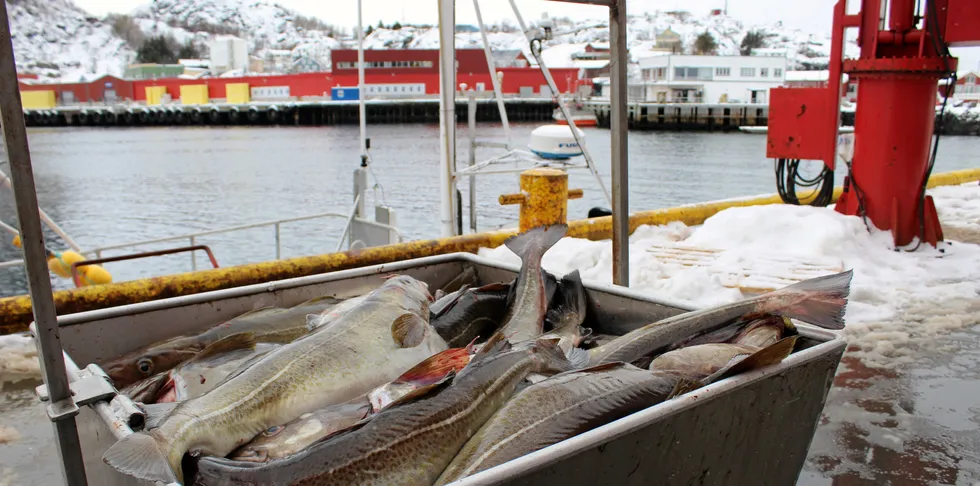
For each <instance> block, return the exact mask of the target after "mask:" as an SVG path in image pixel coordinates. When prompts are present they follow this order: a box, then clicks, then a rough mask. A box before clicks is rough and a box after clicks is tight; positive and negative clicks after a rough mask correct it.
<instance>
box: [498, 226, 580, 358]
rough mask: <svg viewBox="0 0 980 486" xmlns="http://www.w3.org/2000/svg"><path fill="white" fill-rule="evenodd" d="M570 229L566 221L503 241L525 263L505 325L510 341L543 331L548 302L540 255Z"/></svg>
mask: <svg viewBox="0 0 980 486" xmlns="http://www.w3.org/2000/svg"><path fill="white" fill-rule="evenodd" d="M567 232H568V225H565V224H556V225H552V226H538V227H536V228H532V229H530V230H527V231H525V232H524V233H521V234H519V235H515V236H512V237H510V238H508V239H507V240H506V241H504V245H506V246H507V248H509V249H510V251H512V252H514V253H515V254H517V256H519V257H520V258H521V262H522V265H521V272H520V273H519V274H518V276H517V281H516V282H515V283H514V294H513V296H512V298H511V299H510V302H509V303H508V306H507V314H506V315H505V316H504V321H503V322H504V324H503V327H502V329H503V332H504V335H505V336H507V339H509V340H510V341H511V342H521V341H527V340H530V339H534V338H536V337H538V336H540V335H541V334H542V333H544V318H545V313H546V312H547V311H548V305H549V301H548V297H547V295H546V293H545V291H546V289H545V276H544V274H545V273H547V272H545V271H544V270H543V269H542V268H541V258H542V257H543V256H544V254H545V252H547V251H548V249H550V248H551V247H552V246H554V245H555V243H557V242H558V240H560V239H561V238H562V237H563V236H565V233H567Z"/></svg>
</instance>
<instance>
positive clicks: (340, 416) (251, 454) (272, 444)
mask: <svg viewBox="0 0 980 486" xmlns="http://www.w3.org/2000/svg"><path fill="white" fill-rule="evenodd" d="M370 413H371V404H370V403H368V401H367V400H366V397H360V398H359V399H357V400H353V401H350V402H347V403H339V404H336V405H330V406H328V407H324V408H321V409H319V410H314V411H313V412H309V413H305V414H303V415H300V417H299V418H297V419H296V420H293V421H292V422H289V423H288V424H285V425H273V426H272V427H269V428H268V429H267V430H265V431H264V432H262V433H261V434H259V435H257V436H255V438H254V439H252V441H251V442H249V443H248V444H245V445H243V446H242V447H240V448H238V449H236V450H235V451H234V452H232V453H231V454H229V455H228V458H229V459H232V460H235V461H244V462H268V461H278V460H281V459H285V458H287V457H289V456H291V455H293V454H295V453H297V452H299V451H301V450H303V449H305V448H307V447H309V446H310V444H313V443H315V442H317V441H319V440H321V439H323V438H324V437H328V436H330V435H331V434H335V433H337V432H340V431H342V430H345V429H347V428H349V427H351V426H353V425H354V424H356V423H358V422H360V421H361V420H363V419H364V418H365V417H367V416H368V415H369V414H370Z"/></svg>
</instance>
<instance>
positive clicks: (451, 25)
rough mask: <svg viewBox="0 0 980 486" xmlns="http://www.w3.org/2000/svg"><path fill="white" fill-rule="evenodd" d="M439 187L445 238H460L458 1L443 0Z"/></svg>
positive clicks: (440, 7) (440, 57) (440, 65)
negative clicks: (457, 185) (455, 179)
mask: <svg viewBox="0 0 980 486" xmlns="http://www.w3.org/2000/svg"><path fill="white" fill-rule="evenodd" d="M439 108H440V111H439V138H440V140H439V142H440V144H439V152H440V161H441V162H442V163H441V167H440V170H439V186H440V191H439V192H440V193H441V195H442V197H441V198H440V199H442V207H441V208H440V209H441V210H440V219H441V220H442V236H444V237H445V236H455V235H456V224H455V221H456V217H455V216H456V215H455V214H454V213H455V212H456V211H455V206H456V205H455V204H453V201H454V200H455V198H456V191H454V190H453V186H454V184H453V173H454V172H455V171H456V2H455V0H439Z"/></svg>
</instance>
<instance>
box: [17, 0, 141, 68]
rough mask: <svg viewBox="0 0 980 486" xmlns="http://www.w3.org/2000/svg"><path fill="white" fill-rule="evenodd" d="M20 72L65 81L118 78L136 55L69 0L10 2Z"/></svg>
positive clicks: (101, 22) (105, 25)
mask: <svg viewBox="0 0 980 486" xmlns="http://www.w3.org/2000/svg"><path fill="white" fill-rule="evenodd" d="M7 15H8V17H9V19H10V34H11V38H12V39H13V44H14V58H15V59H16V61H17V70H18V72H28V73H35V74H38V75H40V76H44V77H56V78H61V79H64V80H68V81H75V80H78V79H81V78H83V77H84V78H88V79H92V78H93V77H95V76H96V75H101V74H106V73H109V74H115V75H120V74H122V72H123V69H124V68H125V66H126V64H127V63H128V62H131V61H132V60H133V59H135V57H136V54H135V52H134V51H133V49H132V48H130V47H129V46H128V45H126V42H125V41H123V40H122V39H121V38H120V37H119V36H118V35H116V33H115V32H113V28H112V26H111V25H110V24H109V23H107V22H106V21H105V20H102V19H98V18H95V17H93V16H91V15H89V14H88V13H87V12H85V11H84V10H82V9H80V8H78V7H77V6H76V5H75V4H74V3H72V2H71V1H70V0H8V1H7Z"/></svg>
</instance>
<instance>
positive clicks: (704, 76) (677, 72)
mask: <svg viewBox="0 0 980 486" xmlns="http://www.w3.org/2000/svg"><path fill="white" fill-rule="evenodd" d="M711 73H712V69H711V68H698V67H675V68H674V79H675V80H681V79H699V80H706V81H710V80H711Z"/></svg>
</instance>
